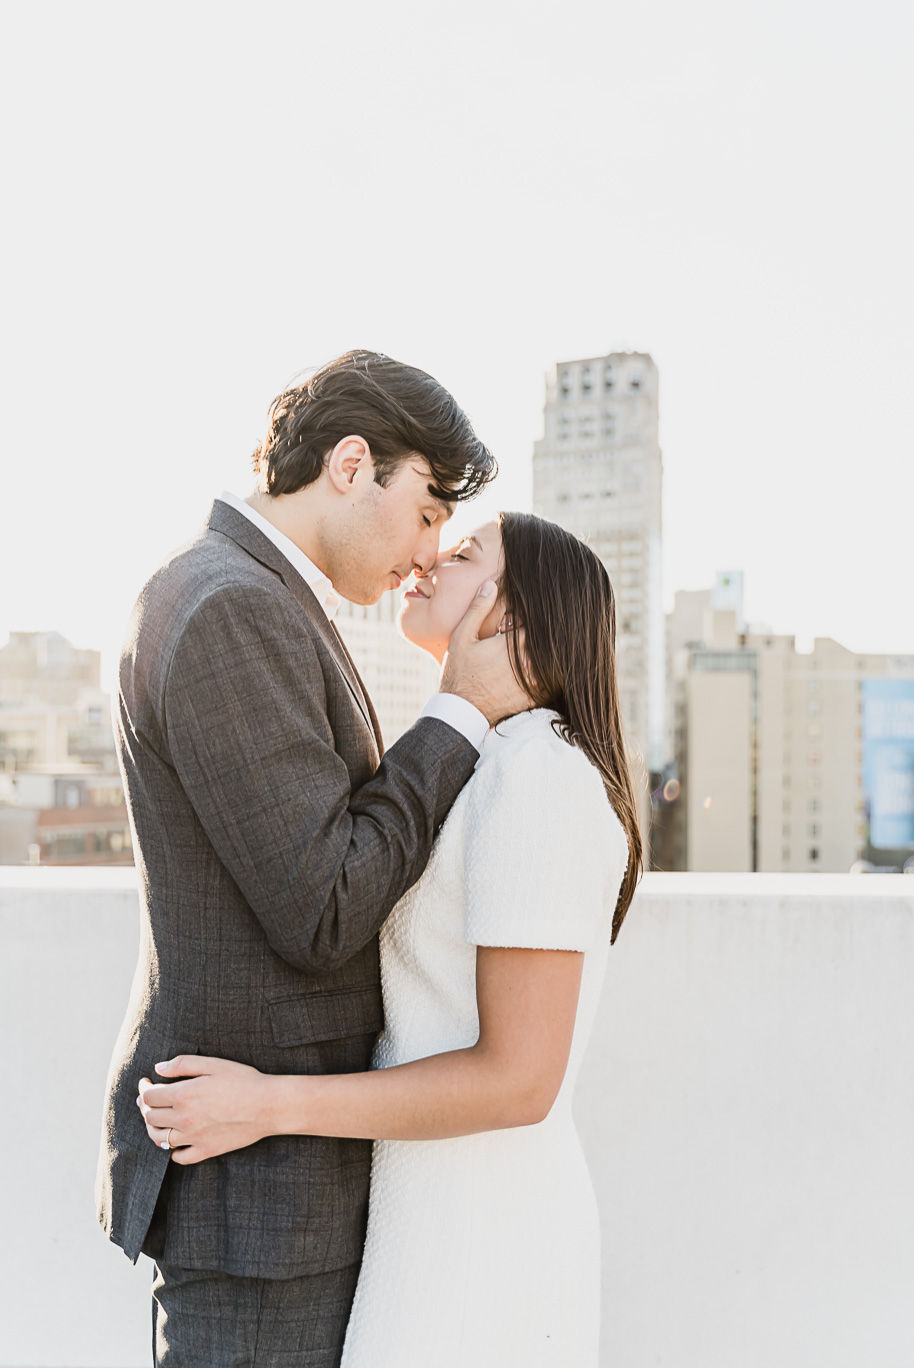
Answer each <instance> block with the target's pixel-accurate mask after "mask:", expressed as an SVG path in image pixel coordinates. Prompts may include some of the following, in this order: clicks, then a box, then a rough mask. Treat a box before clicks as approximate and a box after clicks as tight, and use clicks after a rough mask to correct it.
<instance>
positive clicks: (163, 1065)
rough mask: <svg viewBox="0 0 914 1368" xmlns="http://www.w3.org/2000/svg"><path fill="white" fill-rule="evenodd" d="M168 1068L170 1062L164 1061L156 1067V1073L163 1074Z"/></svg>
mask: <svg viewBox="0 0 914 1368" xmlns="http://www.w3.org/2000/svg"><path fill="white" fill-rule="evenodd" d="M167 1068H168V1060H167V1059H163V1060H162V1063H161V1064H157V1065H156V1073H161V1072H162V1070H163V1069H167Z"/></svg>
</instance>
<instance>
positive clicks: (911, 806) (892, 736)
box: [862, 679, 914, 850]
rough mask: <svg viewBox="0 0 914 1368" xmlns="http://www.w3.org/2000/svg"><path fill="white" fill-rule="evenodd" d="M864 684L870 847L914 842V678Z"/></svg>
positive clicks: (865, 782)
mask: <svg viewBox="0 0 914 1368" xmlns="http://www.w3.org/2000/svg"><path fill="white" fill-rule="evenodd" d="M862 687H863V785H864V788H865V789H866V795H867V799H868V801H869V810H870V845H871V846H874V847H875V848H876V849H877V850H899V849H900V848H901V847H903V846H914V679H865V680H864V681H863V686H862Z"/></svg>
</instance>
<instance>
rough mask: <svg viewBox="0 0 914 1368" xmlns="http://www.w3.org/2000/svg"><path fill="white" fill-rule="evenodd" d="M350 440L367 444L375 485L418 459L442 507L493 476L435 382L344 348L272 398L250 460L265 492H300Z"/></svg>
mask: <svg viewBox="0 0 914 1368" xmlns="http://www.w3.org/2000/svg"><path fill="white" fill-rule="evenodd" d="M352 436H358V437H363V438H364V439H365V441H366V442H367V443H368V446H369V448H370V450H371V458H372V461H373V462H374V467H375V479H376V481H377V482H378V484H380V485H387V484H389V482H390V480H391V479H392V477H393V476H394V474H395V473H396V471H397V470H398V469H399V467H400V466H401V465H402V464H403V462H404V461H405V460H407V459H408V458H409V457H410V456H416V455H418V456H421V457H423V458H424V459H425V461H426V462H427V464H428V466H429V469H430V470H431V474H432V478H431V482H430V484H429V491H430V493H431V494H432V495H433V496H434V497H435V498H436V499H441V500H443V501H444V502H446V503H454V502H457V501H460V500H465V499H471V498H473V496H474V495H476V494H478V493H479V492H480V490H481V489H483V488H484V487H485V485H487V484H488V482H489V481H490V480H491V479H492V478H493V477H494V475H495V472H496V465H495V458H494V456H493V455H492V453H491V452H490V451H489V450H488V448H487V447H485V446H483V444H482V442H480V440H479V438H478V437H477V436H476V434H475V432H474V431H473V429H472V427H471V425H470V420H469V419H468V418H467V416H466V414H465V413H464V412H463V409H461V408H460V406H459V405H458V403H457V401H456V400H455V399H454V397H453V395H451V394H449V393H448V391H447V390H446V389H445V388H444V386H443V385H439V384H438V381H437V380H433V379H432V377H431V376H430V375H426V373H425V371H421V370H417V369H416V368H415V366H405V365H403V363H402V362H400V361H392V360H391V359H390V357H389V356H381V355H380V354H379V353H378V352H370V351H349V352H346V354H345V355H344V356H339V357H337V359H336V360H335V361H329V362H328V363H327V365H325V366H321V368H320V370H317V371H315V372H314V374H313V375H312V376H311V378H310V379H309V380H307V381H303V382H302V383H301V384H298V385H293V386H291V387H290V388H289V389H286V390H284V391H283V392H282V394H280V395H278V396H277V397H276V398H275V399H274V400H273V402H272V404H271V405H270V409H269V413H268V415H267V430H266V435H265V437H264V439H263V441H262V442H261V443H260V445H259V446H258V447H257V450H256V451H255V452H254V457H253V460H254V466H255V469H256V470H257V472H258V474H259V475H260V477H261V479H262V481H263V487H264V489H265V490H266V492H267V493H268V494H273V495H277V494H294V493H296V491H297V490H299V489H304V488H305V486H306V485H309V484H312V483H313V482H314V481H315V480H316V479H317V478H318V476H319V475H320V473H321V471H322V469H323V467H324V462H325V460H326V458H327V456H328V455H329V453H330V452H331V451H332V450H333V448H334V447H335V446H336V444H337V442H340V441H342V439H343V438H344V437H352Z"/></svg>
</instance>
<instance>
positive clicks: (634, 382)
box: [628, 375, 641, 390]
mask: <svg viewBox="0 0 914 1368" xmlns="http://www.w3.org/2000/svg"><path fill="white" fill-rule="evenodd" d="M628 387H629V389H630V390H639V389H640V388H641V376H640V375H633V376H632V378H631V380H629V382H628Z"/></svg>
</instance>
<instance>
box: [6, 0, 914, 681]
mask: <svg viewBox="0 0 914 1368" xmlns="http://www.w3.org/2000/svg"><path fill="white" fill-rule="evenodd" d="M912 58H914V6H912V5H911V4H910V3H909V0H854V2H853V3H846V0H790V3H786V2H785V0H765V3H760V2H759V0H748V2H747V0H740V2H739V3H736V0H694V2H693V3H691V4H683V3H682V0H635V2H634V3H632V0H629V2H628V3H625V4H621V3H618V2H617V0H603V2H602V3H596V2H595V0H588V2H586V3H580V2H578V3H575V0H564V3H562V4H544V3H539V0H524V2H523V3H509V2H508V0H486V2H485V3H480V2H479V0H461V3H460V4H457V3H453V4H450V5H448V6H444V5H436V4H431V3H429V0H423V2H422V3H405V2H404V0H394V3H386V4H381V3H378V2H377V0H373V3H366V0H350V3H347V4H345V5H342V4H335V5H334V4H329V3H325V4H320V5H318V4H311V3H304V2H303V0H299V3H295V4H290V3H269V0H260V3H258V4H256V5H254V4H244V5H240V4H237V3H226V2H225V0H223V2H222V3H218V4H215V3H202V2H201V0H194V3H191V4H188V3H181V4H178V3H173V2H172V3H164V4H159V5H157V6H154V7H152V8H150V7H148V6H146V7H142V6H135V5H124V4H122V3H117V4H97V3H95V4H93V3H87V2H86V0H82V2H81V3H79V4H73V3H64V4H48V3H41V4H33V5H25V4H20V5H16V6H8V7H7V8H6V10H5V13H4V57H3V79H2V96H0V98H2V101H3V103H4V105H5V109H4V126H5V130H6V134H7V143H8V148H9V150H8V153H7V157H6V159H5V176H4V182H5V189H6V191H7V195H6V209H5V212H4V218H3V226H4V230H5V232H4V236H5V246H4V251H3V269H4V272H5V275H6V281H5V284H4V291H3V299H4V304H3V312H4V314H5V320H4V321H5V325H6V328H5V332H6V336H5V341H4V355H3V377H4V380H5V382H6V386H5V389H6V395H5V399H4V402H3V406H2V413H0V424H2V431H0V437H2V452H3V457H2V462H3V464H2V481H0V498H2V504H3V515H2V524H0V640H4V639H5V632H6V631H7V630H10V629H44V628H57V629H59V630H60V631H63V632H64V633H65V634H66V635H68V636H70V637H71V638H72V639H73V640H74V641H75V642H76V643H77V644H78V645H80V646H101V647H103V648H104V649H105V651H106V663H107V670H106V673H108V672H109V671H110V668H111V666H110V658H112V656H113V650H114V648H115V646H116V643H117V640H118V638H119V636H120V632H121V629H122V626H123V623H124V620H125V619H126V616H127V613H128V612H129V608H130V605H131V602H132V600H133V597H134V596H135V593H136V590H137V589H138V587H139V585H140V584H141V582H142V580H143V578H144V577H145V575H146V574H147V573H148V572H149V571H150V570H151V569H152V568H153V567H154V566H155V564H156V563H157V561H159V560H160V559H161V558H162V557H163V556H164V554H165V553H166V551H168V550H169V549H170V548H171V547H172V546H174V545H176V544H177V543H179V542H181V541H182V540H184V538H185V537H186V536H187V535H189V534H190V533H191V532H192V531H193V529H194V528H195V527H196V525H197V524H198V523H199V522H200V520H201V519H202V517H203V516H204V514H205V512H206V510H207V508H208V504H209V501H210V498H211V497H212V496H213V494H214V493H216V492H218V490H219V489H220V488H221V487H223V486H224V485H228V486H229V487H232V488H235V489H236V490H237V491H239V492H245V491H246V489H247V487H248V485H249V473H248V464H247V457H248V453H249V451H250V450H251V448H252V447H253V445H254V442H255V440H256V439H257V437H258V435H259V430H260V427H261V424H262V419H263V414H264V411H265V409H266V406H267V404H268V402H269V400H270V399H271V398H272V396H273V395H274V394H275V393H276V391H277V390H279V389H280V388H282V387H283V385H284V384H285V383H286V381H287V380H288V379H289V378H290V377H291V376H292V375H294V374H295V373H296V372H298V371H300V370H301V369H302V368H304V367H306V366H309V365H312V364H315V363H318V362H321V361H323V360H325V359H327V358H329V357H331V356H333V355H335V354H337V353H338V352H340V351H343V350H345V349H346V348H348V347H351V346H362V347H371V348H374V349H377V350H380V351H384V352H387V353H389V354H390V355H392V356H396V357H398V358H400V359H402V360H405V361H409V362H411V363H412V364H414V365H418V366H421V367H423V368H425V369H426V370H429V371H431V372H432V374H434V375H436V376H437V377H438V378H439V379H440V380H441V381H443V382H444V383H445V384H446V385H448V387H449V388H451V389H452V390H453V392H454V393H455V394H456V395H457V397H458V399H459V400H460V402H461V403H462V404H463V406H464V407H465V408H466V410H467V411H468V413H469V414H470V416H471V418H472V419H473V421H474V422H475V424H476V427H477V429H478V431H479V433H480V435H481V436H483V438H484V439H485V440H486V441H488V443H489V444H490V445H491V446H492V447H493V448H494V449H495V451H496V454H497V456H498V458H499V461H500V464H501V470H502V474H501V476H500V477H499V480H498V482H497V484H496V486H495V488H494V490H493V491H492V495H491V497H489V496H487V498H486V502H485V504H484V505H483V511H485V510H486V509H487V508H491V507H493V506H497V505H502V506H506V507H511V506H514V507H528V506H529V500H530V453H531V446H532V443H533V440H534V439H535V438H536V437H537V436H538V435H539V433H540V425H541V415H542V403H543V378H544V372H545V371H546V370H547V369H548V368H549V367H550V366H551V365H552V364H553V363H554V362H555V361H556V360H560V359H562V360H565V359H573V358H575V357H579V356H592V355H598V354H600V353H602V352H605V351H608V350H611V349H616V348H624V347H632V348H636V349H639V350H644V351H649V352H650V353H651V354H652V355H653V357H654V359H655V360H656V362H657V364H658V366H659V369H660V385H661V441H662V444H663V450H664V461H665V500H664V507H665V513H664V517H665V529H664V558H665V566H664V580H665V586H666V596H667V602H668V604H671V602H672V594H673V591H674V590H675V589H677V588H699V587H702V586H705V585H707V584H708V583H709V582H710V581H711V579H712V576H713V574H714V572H715V570H717V569H719V568H728V569H739V568H741V569H743V570H744V571H745V573H746V584H747V611H748V616H749V617H750V618H751V619H755V620H764V621H767V622H769V623H771V624H772V625H773V626H774V628H775V630H777V631H781V632H792V633H796V634H797V635H798V637H800V639H801V641H802V642H808V640H809V639H810V638H811V637H812V636H813V635H820V636H834V637H836V638H838V639H839V640H840V641H842V642H844V643H845V644H847V645H849V646H850V647H852V648H853V649H856V650H859V651H864V650H872V651H882V650H885V651H893V652H914V613H912V608H911V599H912V593H911V591H912V583H914V573H912V568H911V566H912V554H914V553H912V545H914V536H912V509H914V497H912V496H914V478H912V468H914V404H912V375H914V275H912V258H914V246H912V244H914V214H912V190H911V183H912V177H911V167H912V163H914V154H912V149H914V143H912V136H911V135H912V125H914V97H912V89H914V82H912V79H911V71H912Z"/></svg>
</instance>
